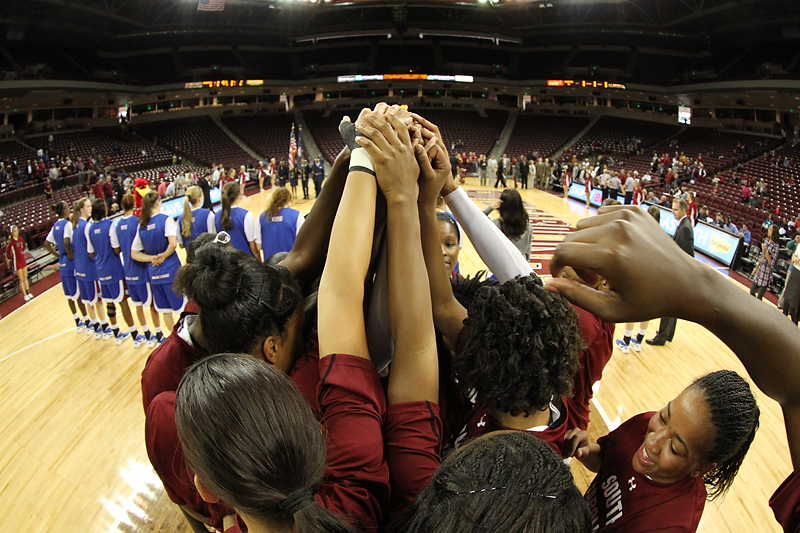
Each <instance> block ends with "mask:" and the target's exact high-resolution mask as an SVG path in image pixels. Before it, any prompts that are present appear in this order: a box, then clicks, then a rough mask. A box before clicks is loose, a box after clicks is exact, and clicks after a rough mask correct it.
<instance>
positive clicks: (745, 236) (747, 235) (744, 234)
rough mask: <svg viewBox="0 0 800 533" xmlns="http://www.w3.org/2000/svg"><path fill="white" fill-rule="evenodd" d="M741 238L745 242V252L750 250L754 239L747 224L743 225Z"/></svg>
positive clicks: (740, 232) (740, 233)
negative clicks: (751, 241)
mask: <svg viewBox="0 0 800 533" xmlns="http://www.w3.org/2000/svg"><path fill="white" fill-rule="evenodd" d="M738 233H739V237H741V238H742V239H743V240H744V247H745V250H749V249H750V240H751V239H752V234H751V233H750V229H748V227H747V222H744V223H742V229H740V230H739V232H738Z"/></svg>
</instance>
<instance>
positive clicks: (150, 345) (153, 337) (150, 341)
mask: <svg viewBox="0 0 800 533" xmlns="http://www.w3.org/2000/svg"><path fill="white" fill-rule="evenodd" d="M155 345H156V334H155V333H151V334H150V338H149V339H147V347H148V348H154V347H155Z"/></svg>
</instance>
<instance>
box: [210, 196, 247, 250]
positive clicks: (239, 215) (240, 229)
mask: <svg viewBox="0 0 800 533" xmlns="http://www.w3.org/2000/svg"><path fill="white" fill-rule="evenodd" d="M247 213H248V211H247V209H242V208H241V207H231V222H232V223H233V228H231V229H224V228H223V227H222V210H219V211H217V214H216V215H214V220H215V221H216V225H217V232H220V231H226V232H228V235H230V236H231V246H233V247H234V248H236V249H237V250H241V251H243V252H246V253H248V254H250V255H253V251H252V250H251V249H250V242H249V241H248V240H247V235H246V234H245V232H244V219H245V217H246V216H247Z"/></svg>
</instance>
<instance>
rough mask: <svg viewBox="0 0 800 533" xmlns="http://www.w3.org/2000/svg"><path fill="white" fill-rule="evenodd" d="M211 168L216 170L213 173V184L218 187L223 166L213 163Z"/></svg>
mask: <svg viewBox="0 0 800 533" xmlns="http://www.w3.org/2000/svg"><path fill="white" fill-rule="evenodd" d="M211 168H212V169H214V172H213V174H212V175H211V186H212V187H216V186H217V184H218V183H219V177H220V174H222V166H221V165H217V164H213V165H211Z"/></svg>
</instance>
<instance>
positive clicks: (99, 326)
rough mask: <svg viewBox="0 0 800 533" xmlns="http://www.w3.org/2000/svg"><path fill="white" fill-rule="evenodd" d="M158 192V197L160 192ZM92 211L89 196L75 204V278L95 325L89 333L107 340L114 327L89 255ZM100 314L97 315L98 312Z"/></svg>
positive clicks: (73, 222) (92, 260) (73, 208)
mask: <svg viewBox="0 0 800 533" xmlns="http://www.w3.org/2000/svg"><path fill="white" fill-rule="evenodd" d="M153 194H154V195H156V196H158V195H157V194H156V193H153ZM91 212H92V204H91V203H90V202H89V199H88V198H86V197H85V196H84V197H83V198H80V199H78V200H76V201H75V203H73V204H72V236H73V240H72V243H71V244H72V254H73V258H74V263H75V279H76V280H77V281H78V290H79V291H80V294H81V301H82V302H83V303H84V304H86V306H87V308H88V311H89V317H90V318H91V326H90V327H89V326H87V328H86V334H87V335H91V334H92V333H94V338H95V340H100V338H101V337H102V338H103V339H104V340H106V339H110V338H111V337H112V335H113V334H112V333H111V328H109V327H108V322H107V320H106V310H105V307H103V304H102V302H100V301H99V300H98V297H97V292H98V290H99V286H98V283H97V265H96V264H95V261H94V259H93V258H92V257H90V256H89V251H88V249H87V245H88V243H87V241H86V224H87V223H86V219H87V218H88V217H89V215H90V214H91ZM95 313H96V314H95Z"/></svg>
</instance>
